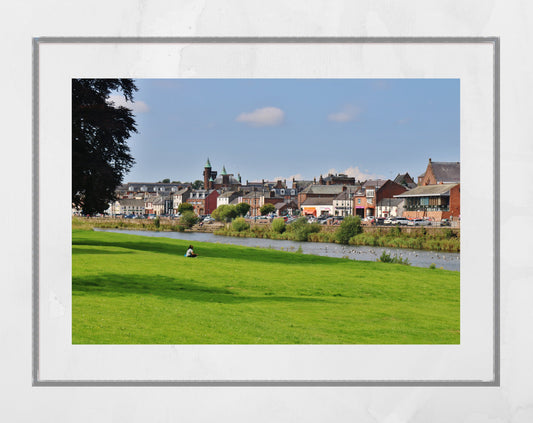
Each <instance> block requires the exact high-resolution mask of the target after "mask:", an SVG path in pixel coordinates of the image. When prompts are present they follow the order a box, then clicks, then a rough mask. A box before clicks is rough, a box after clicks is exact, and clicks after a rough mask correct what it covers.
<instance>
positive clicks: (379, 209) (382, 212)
mask: <svg viewBox="0 0 533 423" xmlns="http://www.w3.org/2000/svg"><path fill="white" fill-rule="evenodd" d="M404 204H405V200H404V199H403V198H390V197H389V198H383V199H382V200H380V201H379V202H378V204H377V206H376V217H384V218H387V217H400V216H401V217H403V213H404Z"/></svg>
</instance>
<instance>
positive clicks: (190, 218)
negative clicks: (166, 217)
mask: <svg viewBox="0 0 533 423" xmlns="http://www.w3.org/2000/svg"><path fill="white" fill-rule="evenodd" d="M179 222H180V225H182V226H184V227H186V228H192V227H193V226H194V225H195V224H196V223H197V222H198V216H196V214H194V212H193V211H190V210H187V211H185V212H184V213H183V214H182V215H181V217H180V220H179Z"/></svg>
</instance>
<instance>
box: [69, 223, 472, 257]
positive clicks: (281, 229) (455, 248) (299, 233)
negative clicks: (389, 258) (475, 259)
mask: <svg viewBox="0 0 533 423" xmlns="http://www.w3.org/2000/svg"><path fill="white" fill-rule="evenodd" d="M72 228H73V229H91V228H102V229H133V230H147V231H175V232H183V231H189V230H191V231H202V232H205V231H208V232H213V233H214V234H215V235H225V236H234V237H246V238H268V239H280V240H291V241H310V242H332V243H335V242H337V243H342V244H348V245H366V246H371V247H386V248H412V249H418V250H428V251H444V252H451V253H458V252H459V251H460V248H461V246H460V244H461V242H460V231H459V230H458V229H451V228H433V227H431V228H426V227H389V228H383V227H361V231H360V232H358V231H357V230H356V232H357V233H355V234H353V233H351V232H350V230H347V231H346V232H345V233H342V234H341V233H339V232H340V228H341V226H338V227H333V226H326V225H320V224H318V223H307V221H306V220H305V219H298V220H296V221H294V222H293V223H291V224H288V225H287V224H285V222H283V219H274V221H273V222H272V223H271V224H250V223H248V222H246V221H244V219H241V218H237V219H235V220H234V221H233V222H232V223H231V224H226V225H224V224H222V223H211V224H209V225H204V226H202V227H200V226H198V225H195V226H193V227H192V228H191V229H189V228H187V227H186V226H185V225H183V224H182V223H181V222H180V221H178V220H170V219H161V220H160V221H157V220H156V219H154V220H146V219H111V218H80V217H74V218H73V219H72Z"/></svg>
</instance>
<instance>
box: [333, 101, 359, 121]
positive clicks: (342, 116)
mask: <svg viewBox="0 0 533 423" xmlns="http://www.w3.org/2000/svg"><path fill="white" fill-rule="evenodd" d="M360 113H361V109H360V108H359V107H356V106H352V105H348V106H345V107H344V108H343V109H342V110H341V111H340V112H337V113H331V114H329V115H328V120H329V121H331V122H350V121H352V120H356V119H357V118H358V117H359V114H360Z"/></svg>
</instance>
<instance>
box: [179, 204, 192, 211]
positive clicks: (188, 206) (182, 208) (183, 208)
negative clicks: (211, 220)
mask: <svg viewBox="0 0 533 423" xmlns="http://www.w3.org/2000/svg"><path fill="white" fill-rule="evenodd" d="M186 211H191V212H192V211H194V207H193V205H192V204H189V203H181V204H180V205H179V206H178V213H185V212H186Z"/></svg>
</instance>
